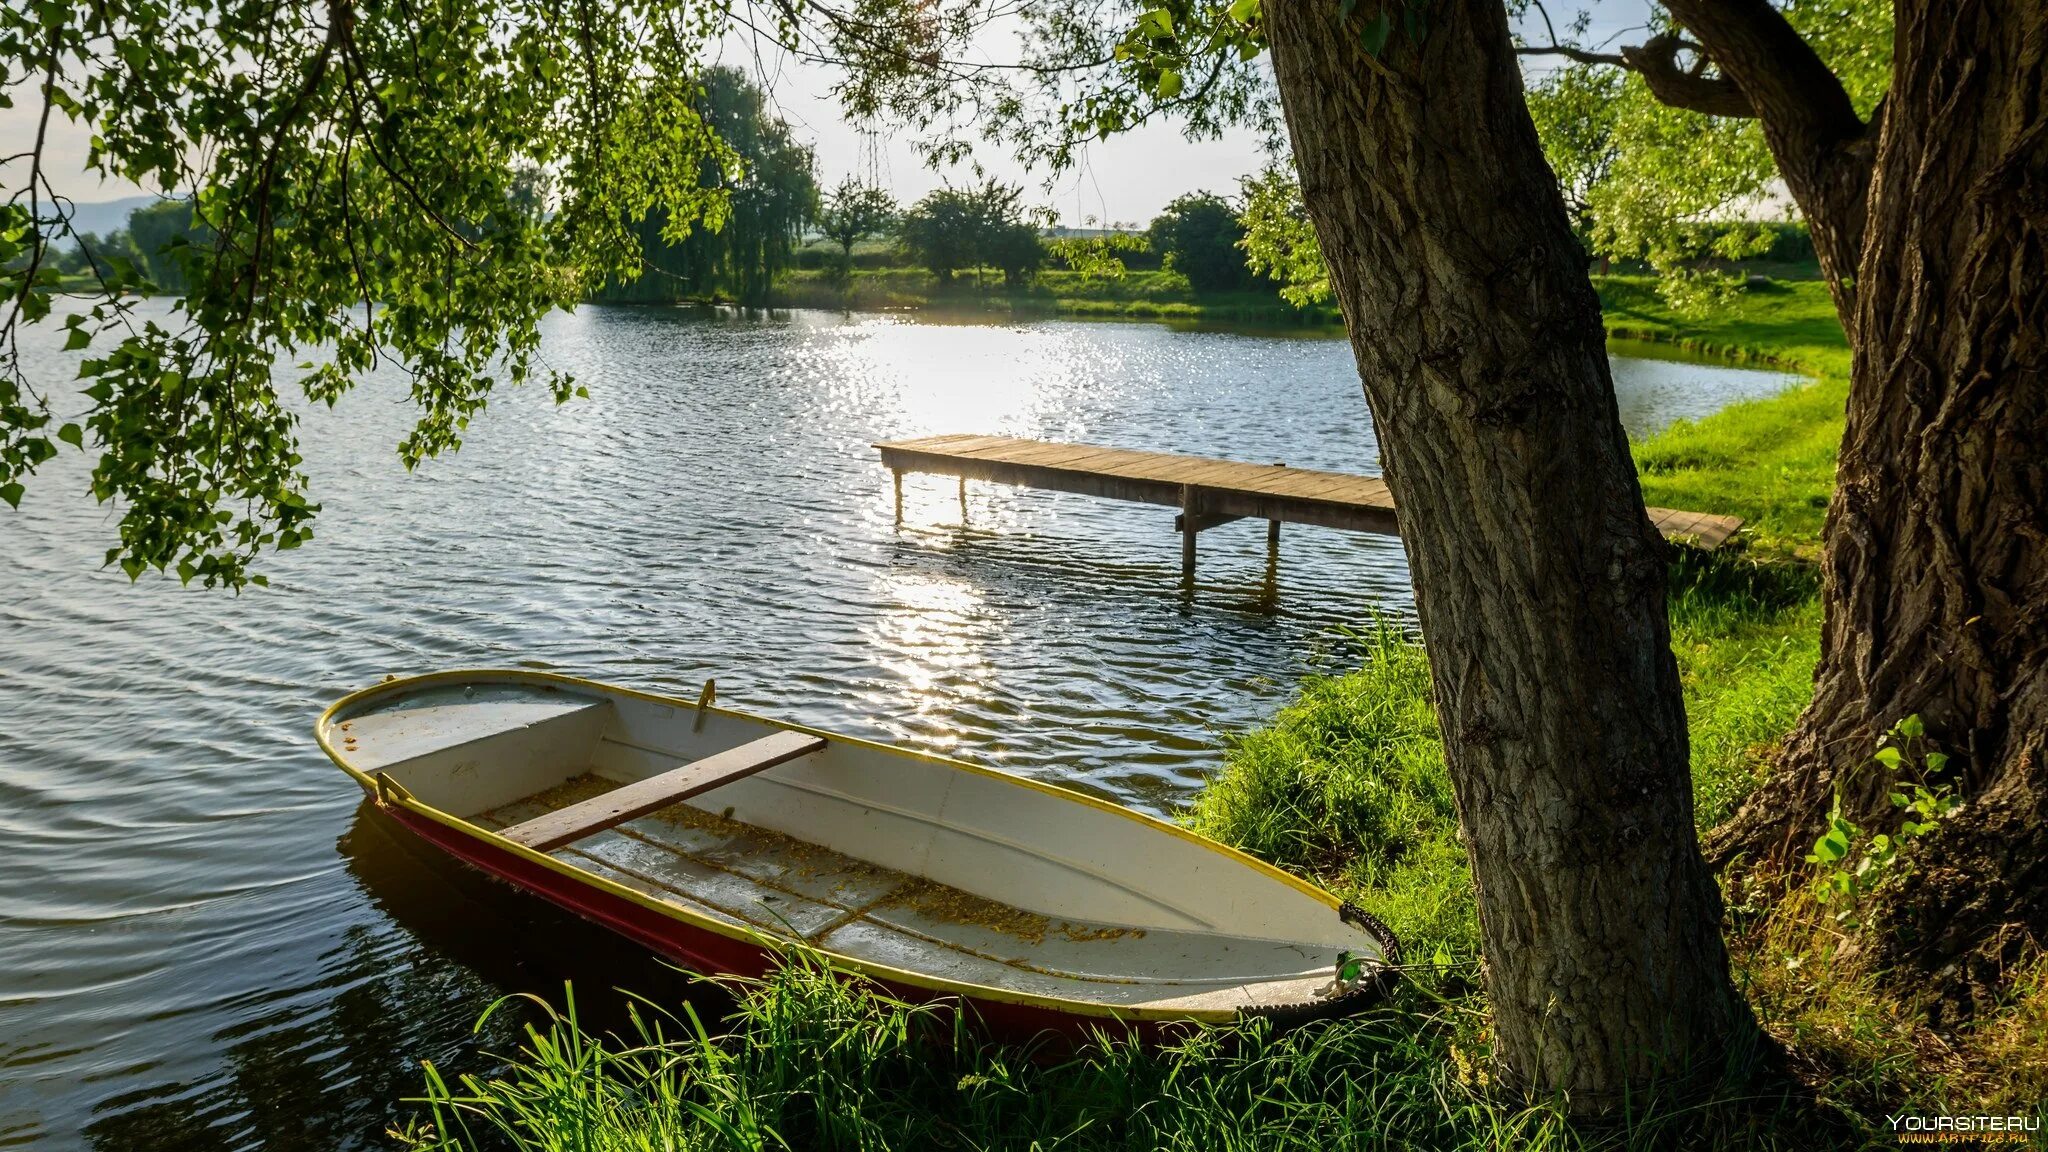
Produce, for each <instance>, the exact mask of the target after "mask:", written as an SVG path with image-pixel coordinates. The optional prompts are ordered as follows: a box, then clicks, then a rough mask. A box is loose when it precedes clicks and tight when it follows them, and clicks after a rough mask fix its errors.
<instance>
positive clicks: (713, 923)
mask: <svg viewBox="0 0 2048 1152" xmlns="http://www.w3.org/2000/svg"><path fill="white" fill-rule="evenodd" d="M484 678H489V679H490V680H494V681H497V682H500V683H503V682H508V681H510V682H527V683H534V684H544V685H562V686H570V687H575V688H578V689H581V690H583V691H586V692H593V693H596V694H599V695H621V696H630V697H633V698H635V699H639V700H645V701H648V702H650V703H655V704H664V705H669V706H671V707H676V708H684V709H692V710H697V709H702V710H705V711H710V712H713V713H718V714H720V715H725V716H732V717H735V718H738V719H741V720H747V721H751V722H754V723H757V724H767V725H770V726H773V727H776V728H782V729H786V730H788V731H792V732H803V733H806V734H809V735H812V736H819V737H822V738H824V739H826V740H831V741H835V742H838V743H841V744H848V745H852V746H855V747H860V748H868V749H872V750H874V751H877V752H885V753H889V754H891V755H896V756H907V757H911V758H912V759H916V760H923V761H925V762H927V763H931V764H939V765H943V766H945V767H948V768H952V769H955V770H957V771H962V772H969V773H973V774H974V775H977V776H984V777H988V778H991V779H996V780H1000V781H1002V782H1004V783H1006V784H1015V785H1018V786H1020V787H1024V788H1032V789H1036V790H1037V791H1040V792H1044V793H1047V794H1050V795H1053V796H1058V797H1060V798H1061V799H1064V800H1071V801H1075V802H1077V803H1081V804H1086V805H1088V806H1089V807H1092V808H1096V809H1099V810H1101V811H1104V812H1110V813H1114V814H1115V815H1118V816H1121V817H1123V818H1125V819H1127V820H1132V821H1135V822H1137V823H1140V824H1144V825H1148V826H1150V827H1151V828H1153V829H1155V830H1158V831H1161V832H1165V833H1168V834H1169V835H1172V836H1176V837H1179V838H1180V839H1182V840H1185V841H1187V842H1189V843H1191V844H1194V845H1197V846H1199V847H1201V848H1204V849H1206V850H1208V851H1211V852H1214V853H1216V854H1218V855H1221V856H1225V857H1228V858H1230V859H1232V860H1235V861H1237V862H1238V863H1240V864H1244V865H1247V866H1249V867H1251V868H1252V869H1253V870H1254V871H1257V872H1260V873H1262V874H1264V875H1266V876H1268V877H1271V878H1273V879H1276V880H1279V881H1281V882H1282V883H1284V884H1286V885H1287V886H1289V887H1291V888H1293V889H1295V890H1296V891H1299V892H1301V893H1302V894H1304V895H1307V896H1310V897H1312V898H1314V899H1315V900H1317V901H1319V902H1320V903H1322V904H1324V905H1326V906H1328V907H1329V908H1330V909H1331V910H1332V911H1336V910H1337V909H1338V908H1339V907H1340V906H1341V901H1339V900H1338V899H1337V898H1336V897H1335V896H1332V895H1331V894H1330V893H1328V892H1326V891H1324V890H1323V889H1321V888H1319V887H1317V886H1315V885H1314V884H1310V883H1309V882H1308V881H1306V880H1303V879H1302V878H1300V877H1299V876H1295V875H1293V874H1292V873H1289V872H1285V871H1283V870H1281V869H1279V868H1276V867H1274V866H1273V865H1271V864H1268V863H1266V862H1265V861H1263V860H1260V859H1258V858H1257V857H1254V856H1251V855H1248V854H1246V853H1244V852H1241V851H1239V850H1237V849H1235V848H1232V847H1231V846H1229V845H1228V844H1223V843H1219V842H1218V841H1215V840H1211V839H1210V838H1209V837H1207V836H1203V835H1201V834H1200V833H1198V832H1194V831H1191V830H1189V829H1187V828H1183V827H1181V826H1180V825H1178V824H1175V823H1172V822H1171V821H1167V820H1161V819H1159V818H1158V817H1156V816H1150V815H1147V814H1145V813H1143V812H1139V811H1136V810H1134V809H1131V808H1126V807H1124V806H1123V805H1121V804H1115V803H1111V802H1110V801H1107V800H1103V799H1100V798H1098V797H1095V796H1090V795H1088V794H1087V793H1085V792H1077V791H1075V790H1074V789H1071V788H1063V787H1061V786H1059V785H1057V784H1049V783H1046V782H1045V781H1042V780H1033V779H1031V778H1029V777H1026V776H1019V775H1017V774H1015V773H1012V772H1003V771H999V770H997V769H994V768H984V767H981V766H980V765H976V764H970V763H968V762H966V761H964V760H955V759H953V758H952V757H949V756H937V755H933V754H931V753H927V752H919V751H916V750H914V749H910V748H900V747H897V746H896V745H893V744H883V743H881V742H879V741H875V740H865V739H862V738H861V737H858V736H845V735H841V734H839V733H836V732H827V731H824V730H823V729H818V728H812V727H809V726H807V725H803V724H792V723H790V722H788V721H784V720H775V719H771V718H769V717H766V716H759V715H756V714H754V713H751V712H745V711H742V710H740V709H736V708H726V707H723V706H721V705H718V704H704V703H702V702H701V701H697V700H685V699H682V698H679V697H675V696H665V695H661V694H659V693H654V692H642V691H639V690H638V689H634V688H626V687H621V686H619V685H615V684H605V683H602V682H600V681H596V680H586V679H583V678H581V677H577V676H569V675H564V674H562V673H559V672H541V671H535V670H532V669H524V668H460V669H454V670H450V671H446V672H429V673H425V674H423V675H419V676H406V677H391V678H388V679H386V680H384V681H382V682H381V683H378V684H374V685H372V686H370V687H368V688H363V689H360V690H358V691H355V692H351V693H349V694H348V695H346V696H343V697H342V698H341V699H339V700H337V701H335V702H334V703H333V704H332V705H330V706H329V707H328V708H327V710H326V711H324V712H322V713H321V714H320V719H319V720H317V721H316V722H315V724H314V730H313V736H314V739H315V740H317V741H318V742H319V744H320V750H321V751H323V752H325V753H327V758H328V759H329V760H332V761H334V764H335V766H336V767H338V768H340V769H341V770H342V771H343V772H346V773H348V775H349V776H350V777H351V778H352V779H354V780H355V781H356V783H357V784H359V785H361V787H362V789H363V790H364V791H365V792H367V793H368V794H369V795H370V797H371V798H372V799H373V800H374V801H376V802H377V803H378V804H380V805H383V806H386V807H393V808H403V809H405V810H406V811H408V812H413V813H416V814H418V815H420V816H424V817H426V818H427V819H429V820H432V821H434V822H435V823H437V824H441V825H443V826H445V827H448V828H452V829H454V830H456V831H458V832H461V833H463V834H465V835H468V836H471V837H474V838H476V839H478V840H482V841H484V842H485V843H487V844H490V845H491V846H492V847H494V848H497V849H499V850H500V851H504V852H509V853H511V854H512V855H514V856H517V857H519V858H521V859H523V860H526V861H528V862H529V863H534V864H539V865H541V866H543V867H546V868H549V869H551V870H553V871H555V872H558V873H561V874H562V875H564V876H567V877H569V878H571V879H573V880H575V881H576V882H577V883H580V884H584V885H586V886H588V887H592V888H595V889H597V890H599V891H602V892H604V893H606V894H608V895H611V896H616V897H619V898H620V899H623V900H626V901H629V902H631V903H634V904H638V905H640V906H641V907H643V908H646V909H648V910H649V911H652V912H658V913H660V914H662V915H664V916H667V917H669V918H670V919H673V920H680V921H682V922H683V923H686V924H688V925H690V926H692V927H694V928H700V929H703V930H705V931H709V932H713V933H715V934H717V935H720V936H724V937H726V938H728V939H732V940H745V941H749V942H758V941H760V940H763V939H766V940H770V941H773V940H775V937H772V936H765V935H763V934H762V933H760V932H758V931H755V930H753V929H750V928H746V927H743V926H740V925H734V924H728V923H726V922H724V921H721V920H714V919H712V918H711V917H708V916H704V915H702V914H700V913H697V912H695V911H692V910H691V909H689V908H686V907H683V906H682V905H680V904H672V903H670V902H668V901H666V900H659V899H656V898H654V897H652V896H649V895H647V894H646V893H644V892H640V891H638V890H636V889H633V888H628V887H626V886H625V885H623V884H620V883H618V882H616V881H613V880H609V879H606V878H605V877H603V876H599V875H598V874H597V873H595V872H591V871H588V870H586V869H583V868H579V867H577V866H576V865H574V864H571V863H569V862H567V861H563V860H557V859H555V858H554V857H553V856H550V855H548V854H547V853H545V852H536V851H534V850H533V849H531V848H528V847H526V846H525V845H523V844H519V843H516V842H514V841H511V840H508V839H506V838H505V837H503V836H500V835H498V834H497V833H496V832H493V831H491V830H489V829H487V828H484V827H481V826H480V825H476V824H472V823H470V822H469V821H467V820H464V819H462V818H461V817H459V816H453V815H450V814H449V813H446V812H443V811H441V810H440V809H438V808H433V807H430V806H428V805H426V804H423V803H421V802H420V801H418V800H417V799H414V798H413V796H412V794H411V793H409V792H407V791H406V790H405V789H404V788H403V787H402V786H400V785H399V784H398V783H397V782H396V781H394V780H391V779H389V778H388V777H387V776H385V775H384V774H383V773H381V772H380V773H377V774H376V775H375V776H372V775H369V774H367V773H365V772H363V771H362V770H361V769H359V768H357V767H355V766H354V765H352V764H350V763H349V762H348V761H347V760H345V759H343V758H342V755H341V752H340V751H339V750H337V749H336V748H335V747H334V745H333V743H332V742H330V741H329V739H328V733H329V732H330V731H331V730H332V728H333V726H334V725H335V723H336V722H337V721H338V720H339V719H340V718H341V717H342V716H343V714H344V713H346V712H348V711H350V710H351V709H354V708H357V707H359V706H361V705H364V704H367V703H369V702H370V701H372V700H375V699H377V698H379V697H382V696H387V695H390V694H393V693H397V692H402V691H409V690H412V689H416V688H422V687H429V686H432V685H435V684H443V683H466V682H475V681H478V680H480V679H484ZM810 947H811V948H812V950H813V951H815V952H817V953H818V954H819V955H821V956H824V957H825V958H826V959H828V960H830V961H831V962H832V963H833V964H835V965H837V966H839V967H841V968H845V969H847V970H849V971H852V972H855V973H860V974H867V975H873V976H875V977H877V978H879V979H883V980H893V981H896V982H898V983H902V984H909V985H913V986H916V987H920V988H928V989H931V990H933V991H936V992H943V993H947V994H951V995H956V996H964V997H968V998H971V999H976V1000H989V1001H994V1002H998V1003H1004V1004H1018V1005H1025V1006H1028V1007H1036V1008H1047V1009H1051V1010H1053V1011H1057V1012H1062V1013H1066V1014H1068V1015H1074V1016H1098V1017H1104V1018H1109V1019H1117V1020H1134V1021H1150V1020H1157V1021H1177V1020H1185V1021H1205V1022H1209V1023H1228V1022H1229V1021H1232V1020H1235V1019H1237V1018H1238V1012H1237V1010H1236V1009H1230V1008H1208V1009H1174V1008H1144V1007H1118V1006H1113V1005H1108V1004H1097V1003H1094V1002H1091V1001H1087V1000H1070V999H1066V998H1064V997H1059V996H1041V995H1038V994H1036V993H1031V992H1017V991H1012V990H1010V989H1005V988H1000V987H996V986H994V985H989V984H973V983H969V982H965V981H958V980H948V979H946V978H944V977H939V976H930V975H926V974H924V973H921V972H913V971H910V970H908V969H902V968H894V967H891V966H889V965H886V964H878V963H875V962H874V961H870V960H859V959H855V958H854V957H851V956H846V955H842V954H840V953H837V952H833V951H831V950H829V949H825V948H819V947H817V946H815V945H812V946H810Z"/></svg>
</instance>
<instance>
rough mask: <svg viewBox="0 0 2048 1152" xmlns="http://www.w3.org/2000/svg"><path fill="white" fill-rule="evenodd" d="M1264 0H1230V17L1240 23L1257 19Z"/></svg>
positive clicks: (1247, 22) (1248, 22)
mask: <svg viewBox="0 0 2048 1152" xmlns="http://www.w3.org/2000/svg"><path fill="white" fill-rule="evenodd" d="M1263 3H1264V0H1230V18H1231V19H1232V20H1235V21H1237V22H1238V23H1239V24H1250V23H1251V22H1252V21H1254V20H1257V19H1258V18H1259V14H1260V7H1261V5H1262V4H1263Z"/></svg>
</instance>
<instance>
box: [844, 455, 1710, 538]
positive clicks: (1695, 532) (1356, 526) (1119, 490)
mask: <svg viewBox="0 0 2048 1152" xmlns="http://www.w3.org/2000/svg"><path fill="white" fill-rule="evenodd" d="M875 447H876V448H877V449H879V450H880V452H881V454H882V462H883V464H885V465H887V466H888V467H889V468H892V469H894V470H896V471H897V472H898V473H899V474H900V473H903V472H929V473H937V474H939V475H948V476H958V477H961V478H962V479H977V480H988V481H991V482H994V483H1000V484H1015V485H1020V486H1024V487H1034V488H1047V489H1052V490H1055V491H1062V492H1078V493H1082V494H1084V495H1090V496H1101V497H1106V498H1110V499H1120V500H1135V501H1141V502H1145V503H1152V504H1166V505H1178V504H1179V503H1180V499H1181V490H1182V487H1183V486H1185V485H1193V486H1194V487H1196V488H1198V489H1200V490H1201V499H1202V502H1203V505H1204V507H1205V508H1207V509H1208V511H1209V515H1210V516H1212V517H1214V516H1219V515H1220V516H1221V517H1223V519H1224V520H1228V519H1230V518H1234V517H1244V516H1257V517H1262V518H1265V519H1269V520H1275V521H1291V522H1295V523H1303V524H1320V525H1323V526H1325V527H1330V528H1340V529H1344V530H1347V531H1355V532H1375V533H1380V534H1386V535H1392V534H1397V533H1398V532H1399V527H1398V524H1397V521H1396V518H1395V515H1394V497H1393V493H1392V492H1391V491H1389V490H1388V488H1387V485H1386V482H1385V481H1384V480H1381V479H1380V478H1378V477H1376V476H1360V475H1354V474H1352V473H1349V472H1328V471H1322V470H1318V469H1313V468H1288V467H1284V466H1278V465H1273V464H1256V463H1252V462H1250V461H1243V460H1219V459H1216V458H1214V457H1208V456H1186V455H1180V454H1177V453H1169V452H1146V451H1140V450H1138V449H1132V448H1112V447H1107V446H1104V445H1099V444H1072V443H1065V442H1060V441H1052V440H1033V439H1028V438H1025V437H1020V436H972V435H960V434H951V435H943V436H924V437H918V438H915V439H910V440H891V441H883V442H880V443H878V444H876V445H875ZM1646 511H1647V512H1648V515H1649V518H1650V523H1651V524H1653V525H1654V526H1655V527H1656V528H1657V530H1658V531H1659V532H1661V533H1663V534H1664V536H1665V538H1666V539H1670V540H1675V541H1680V542H1684V543H1687V544H1690V545H1692V546H1694V547H1697V548H1700V549H1703V550H1706V551H1713V550H1714V549H1717V548H1720V547H1721V546H1723V545H1725V544H1726V543H1727V542H1728V541H1729V539H1730V538H1732V537H1733V536H1734V535H1735V533H1736V532H1737V531H1739V530H1740V529H1741V527H1742V520H1741V518H1740V517H1736V516H1720V515H1714V514H1712V513H1705V512H1688V511H1683V510H1678V509H1670V508H1650V509H1647V510H1646Z"/></svg>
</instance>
